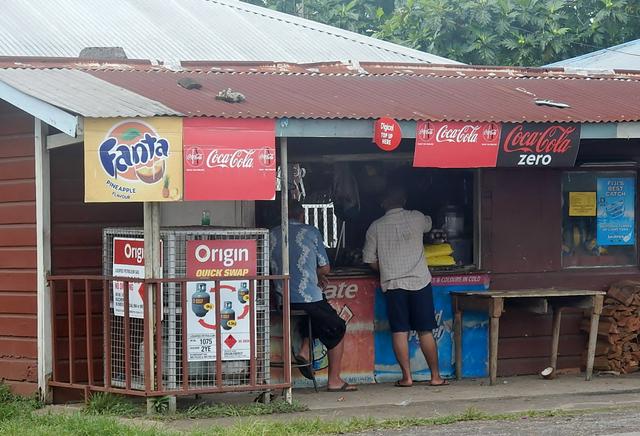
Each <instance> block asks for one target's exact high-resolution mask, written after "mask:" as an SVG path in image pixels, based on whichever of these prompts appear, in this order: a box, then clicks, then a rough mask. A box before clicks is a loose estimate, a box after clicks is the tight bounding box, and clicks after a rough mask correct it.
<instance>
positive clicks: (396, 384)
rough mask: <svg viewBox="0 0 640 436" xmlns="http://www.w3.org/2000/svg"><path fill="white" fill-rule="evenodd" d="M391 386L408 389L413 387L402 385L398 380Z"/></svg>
mask: <svg viewBox="0 0 640 436" xmlns="http://www.w3.org/2000/svg"><path fill="white" fill-rule="evenodd" d="M393 386H395V387H396V388H410V387H412V386H413V383H411V384H410V385H406V384H404V383H400V380H398V381H397V382H395V383H394V384H393Z"/></svg>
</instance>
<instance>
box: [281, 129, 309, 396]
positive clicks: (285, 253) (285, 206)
mask: <svg viewBox="0 0 640 436" xmlns="http://www.w3.org/2000/svg"><path fill="white" fill-rule="evenodd" d="M280 201H281V203H280V204H281V207H280V210H281V215H282V221H281V228H282V275H283V276H289V157H288V155H287V138H280ZM283 292H289V286H284V287H283ZM285 314H286V315H289V311H283V320H282V322H283V323H286V324H287V325H289V326H290V325H291V317H290V316H284V315H285ZM288 343H289V347H287V349H283V350H282V352H283V353H291V350H290V348H291V328H289V341H288ZM310 346H311V347H313V344H310ZM285 361H286V359H285ZM284 370H285V371H287V372H288V374H289V380H291V365H285V367H284ZM284 398H285V401H286V402H287V403H289V404H291V403H292V402H293V393H292V391H291V387H288V388H287V389H285V393H284Z"/></svg>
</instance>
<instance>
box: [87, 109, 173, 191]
mask: <svg viewBox="0 0 640 436" xmlns="http://www.w3.org/2000/svg"><path fill="white" fill-rule="evenodd" d="M98 154H99V156H100V163H101V164H102V168H103V169H104V171H105V172H106V173H107V174H108V175H109V176H111V177H113V178H116V179H122V180H127V181H131V182H137V181H140V182H143V183H147V184H153V183H157V182H159V181H160V180H162V177H163V176H164V173H165V169H166V165H165V160H166V158H168V157H169V141H167V140H166V139H165V138H161V137H159V136H158V135H157V134H156V132H155V131H154V130H153V129H152V128H151V127H150V126H148V125H146V124H144V123H142V122H139V121H133V122H131V121H126V122H124V123H120V124H118V125H116V126H115V127H114V128H112V129H111V131H110V132H109V133H108V135H107V137H106V139H105V140H104V141H102V143H101V144H100V147H99V149H98Z"/></svg>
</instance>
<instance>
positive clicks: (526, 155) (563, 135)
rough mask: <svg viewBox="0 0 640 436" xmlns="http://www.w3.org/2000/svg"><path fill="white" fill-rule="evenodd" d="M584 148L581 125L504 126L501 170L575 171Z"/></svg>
mask: <svg viewBox="0 0 640 436" xmlns="http://www.w3.org/2000/svg"><path fill="white" fill-rule="evenodd" d="M579 145H580V125H579V124H571V123H564V124H558V123H555V124H548V123H524V124H505V125H503V126H502V136H501V139H500V151H499V152H498V166H499V167H572V166H573V165H574V164H575V162H576V157H577V156H578V147H579Z"/></svg>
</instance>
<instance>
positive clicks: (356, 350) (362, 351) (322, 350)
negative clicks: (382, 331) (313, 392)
mask: <svg viewBox="0 0 640 436" xmlns="http://www.w3.org/2000/svg"><path fill="white" fill-rule="evenodd" d="M376 287H377V280H376V279H374V278H332V279H331V280H330V281H329V284H328V285H327V286H326V288H325V289H324V294H325V296H326V297H327V301H328V302H329V304H331V306H332V307H333V309H334V310H335V311H336V312H337V313H338V315H339V316H340V318H342V319H343V320H344V321H345V322H346V324H347V332H346V334H345V336H344V348H345V350H348V353H349V355H350V356H351V357H350V358H349V359H343V360H342V376H343V378H344V379H345V380H346V381H347V382H349V383H373V381H374V379H373V370H374V347H373V318H374V317H373V300H374V296H375V293H376ZM313 351H314V352H313V355H314V357H315V360H314V362H313V364H314V369H315V370H316V371H319V372H318V374H316V377H317V378H318V379H319V380H321V381H324V380H325V379H326V378H327V372H326V368H327V367H328V365H329V358H328V356H327V349H326V347H325V346H324V345H322V343H321V342H320V341H319V340H316V341H315V344H314V350H313Z"/></svg>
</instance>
